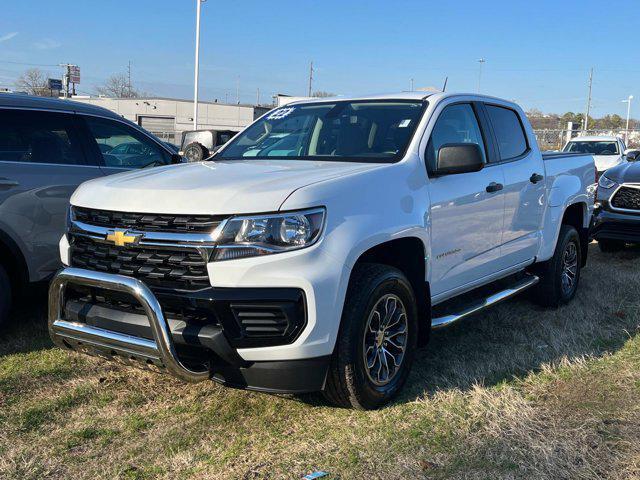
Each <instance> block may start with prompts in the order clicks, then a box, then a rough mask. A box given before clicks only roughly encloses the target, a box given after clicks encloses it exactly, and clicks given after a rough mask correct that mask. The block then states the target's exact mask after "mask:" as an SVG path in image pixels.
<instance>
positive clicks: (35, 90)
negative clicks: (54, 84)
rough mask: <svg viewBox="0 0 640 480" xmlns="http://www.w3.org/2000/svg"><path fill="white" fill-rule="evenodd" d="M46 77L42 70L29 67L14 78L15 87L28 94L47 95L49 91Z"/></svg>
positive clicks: (49, 93)
mask: <svg viewBox="0 0 640 480" xmlns="http://www.w3.org/2000/svg"><path fill="white" fill-rule="evenodd" d="M47 77H48V75H47V74H45V73H44V72H43V71H42V70H40V69H38V68H30V69H29V70H27V71H25V72H24V73H23V74H22V75H20V76H19V77H18V79H17V80H16V89H17V90H22V91H25V92H27V93H28V94H30V95H39V96H41V97H49V96H50V95H51V92H50V90H49V87H48V85H47Z"/></svg>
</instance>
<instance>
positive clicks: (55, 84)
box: [47, 78, 62, 90]
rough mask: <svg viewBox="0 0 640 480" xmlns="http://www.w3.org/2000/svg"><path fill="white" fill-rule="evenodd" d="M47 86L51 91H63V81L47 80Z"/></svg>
mask: <svg viewBox="0 0 640 480" xmlns="http://www.w3.org/2000/svg"><path fill="white" fill-rule="evenodd" d="M47 86H48V87H49V90H62V80H59V79H57V78H50V79H49V80H47Z"/></svg>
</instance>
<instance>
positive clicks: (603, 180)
mask: <svg viewBox="0 0 640 480" xmlns="http://www.w3.org/2000/svg"><path fill="white" fill-rule="evenodd" d="M615 184H616V182H614V181H613V180H611V179H610V178H607V177H606V176H605V175H600V180H598V186H599V187H602V188H604V189H605V190H606V189H609V188H611V187H613V186H614V185H615Z"/></svg>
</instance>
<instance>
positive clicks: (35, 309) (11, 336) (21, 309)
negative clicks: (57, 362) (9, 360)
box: [0, 284, 53, 358]
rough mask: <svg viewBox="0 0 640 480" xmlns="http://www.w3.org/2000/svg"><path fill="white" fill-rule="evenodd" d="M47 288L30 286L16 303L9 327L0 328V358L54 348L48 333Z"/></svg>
mask: <svg viewBox="0 0 640 480" xmlns="http://www.w3.org/2000/svg"><path fill="white" fill-rule="evenodd" d="M47 287H48V285H46V284H36V285H33V286H31V287H30V288H29V289H28V290H27V291H26V292H24V294H23V295H22V297H21V298H19V299H18V300H17V301H16V303H15V305H14V306H13V309H12V310H11V317H10V321H9V324H8V325H6V326H4V327H3V328H2V329H0V358H2V357H3V356H5V355H11V354H13V353H28V352H34V351H38V350H46V349H49V348H52V347H53V343H52V342H51V340H50V339H49V332H48V331H47Z"/></svg>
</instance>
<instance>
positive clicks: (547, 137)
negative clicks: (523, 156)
mask: <svg viewBox="0 0 640 480" xmlns="http://www.w3.org/2000/svg"><path fill="white" fill-rule="evenodd" d="M533 133H535V135H536V139H537V140H538V146H539V147H540V150H543V151H545V150H560V149H562V147H563V146H564V144H565V143H567V142H568V141H569V140H571V139H572V138H575V137H579V136H587V135H594V136H614V137H620V138H624V139H626V142H625V143H626V144H627V147H628V148H640V129H633V130H631V129H629V132H628V135H627V131H626V130H587V131H586V132H585V131H582V130H566V129H565V130H561V129H557V130H552V129H544V130H534V131H533Z"/></svg>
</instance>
